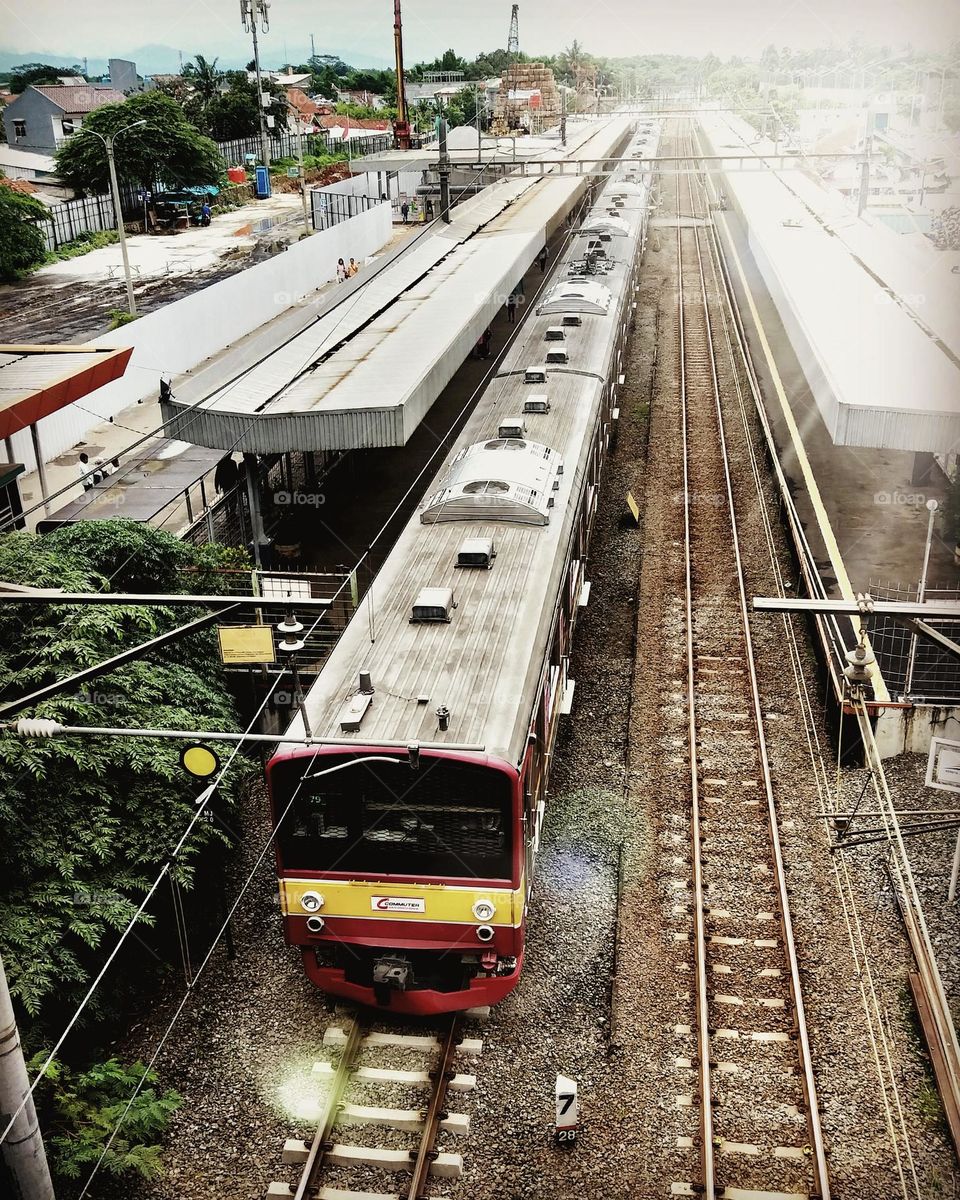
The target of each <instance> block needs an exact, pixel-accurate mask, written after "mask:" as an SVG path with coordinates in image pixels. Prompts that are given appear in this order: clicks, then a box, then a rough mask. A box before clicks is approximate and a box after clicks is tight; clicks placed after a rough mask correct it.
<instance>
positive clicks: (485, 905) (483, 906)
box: [473, 899, 497, 921]
mask: <svg viewBox="0 0 960 1200" xmlns="http://www.w3.org/2000/svg"><path fill="white" fill-rule="evenodd" d="M496 911H497V906H496V905H495V904H494V902H493V901H492V900H486V899H483V900H478V901H477V902H476V904H474V906H473V915H474V916H475V917H476V918H477V920H478V921H491V920H493V914H494V913H495V912H496Z"/></svg>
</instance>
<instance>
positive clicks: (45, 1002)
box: [0, 519, 242, 1042]
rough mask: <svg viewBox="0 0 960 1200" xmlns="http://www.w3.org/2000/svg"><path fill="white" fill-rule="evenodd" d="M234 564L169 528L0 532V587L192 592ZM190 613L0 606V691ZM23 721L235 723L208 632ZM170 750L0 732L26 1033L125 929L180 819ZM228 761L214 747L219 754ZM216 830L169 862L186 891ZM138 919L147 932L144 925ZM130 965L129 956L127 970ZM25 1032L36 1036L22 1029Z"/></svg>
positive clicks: (188, 804) (55, 674) (13, 941)
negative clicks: (6, 583)
mask: <svg viewBox="0 0 960 1200" xmlns="http://www.w3.org/2000/svg"><path fill="white" fill-rule="evenodd" d="M236 558H237V552H231V551H224V550H223V549H222V548H217V547H207V548H205V549H203V550H201V551H198V550H197V549H196V548H194V547H192V546H189V545H187V544H185V543H183V542H180V541H178V539H176V538H175V537H173V536H172V535H171V534H168V533H165V532H163V531H161V530H157V529H152V528H150V527H149V526H144V525H140V524H139V523H138V522H135V521H127V520H119V519H115V520H111V521H90V522H82V523H80V524H77V525H74V526H71V527H68V528H65V529H63V530H59V531H57V532H55V533H52V534H49V535H46V536H44V537H37V536H35V535H33V534H26V533H11V534H6V535H4V536H3V537H0V579H6V580H10V581H13V582H18V583H23V584H32V585H36V586H40V587H47V586H54V585H56V586H58V587H62V588H65V589H67V590H68V591H90V590H110V588H116V589H119V590H134V591H136V590H141V589H143V588H144V587H147V586H149V587H152V588H159V589H167V588H169V589H171V590H172V591H176V592H187V591H190V590H192V587H191V586H188V585H187V584H186V583H185V580H189V581H190V582H191V583H192V586H193V587H196V588H197V589H198V590H199V591H201V592H205V591H209V590H210V587H211V582H212V580H211V570H212V569H213V568H214V567H215V566H216V565H217V563H218V562H220V561H228V562H233V561H234V560H235V559H236ZM186 573H189V574H186ZM190 615H191V610H183V609H176V610H174V609H163V608H156V607H152V608H145V607H142V606H134V605H116V606H113V605H110V606H99V605H95V606H89V607H86V606H84V607H80V608H76V607H74V608H71V607H69V606H64V605H56V604H51V605H43V606H37V607H36V608H31V610H30V613H29V616H28V617H27V618H26V619H24V614H23V613H14V612H13V611H12V610H11V609H10V608H9V607H7V608H5V609H3V610H0V690H3V691H4V692H5V693H6V694H7V695H23V694H25V693H26V692H29V691H32V690H34V689H35V688H37V687H41V686H43V685H44V684H47V683H50V682H52V681H54V680H56V679H59V678H63V677H64V676H65V675H68V674H71V673H73V672H75V671H77V670H78V669H80V668H83V667H87V666H90V665H92V664H94V663H98V662H101V661H103V660H104V659H106V658H109V657H110V656H112V655H114V654H116V653H117V651H118V650H119V649H121V648H126V647H129V646H134V645H136V644H137V643H138V642H142V641H144V640H145V639H147V638H150V637H153V636H155V635H156V634H158V633H161V632H163V631H164V630H166V629H170V628H172V627H173V626H175V625H178V624H181V623H183V622H185V621H187V620H189V619H190ZM33 715H36V716H45V717H52V718H55V719H58V720H60V721H63V722H64V723H66V724H80V725H105V726H110V727H117V726H122V727H131V728H168V729H169V728H177V729H223V730H228V731H229V730H235V729H236V728H237V727H238V721H237V714H236V711H235V708H234V704H233V700H232V698H231V697H230V694H229V692H228V691H227V688H226V686H225V680H224V675H223V669H222V666H221V665H220V662H219V656H218V655H217V654H216V652H215V642H214V640H213V638H212V636H211V635H210V634H209V633H207V632H201V633H198V634H194V635H192V636H191V637H189V638H185V639H181V640H178V641H176V642H174V643H172V644H171V645H170V646H169V647H166V648H164V649H162V650H159V651H157V652H155V653H153V654H152V655H151V657H150V660H149V661H146V660H136V661H133V662H130V663H127V664H125V665H124V666H122V667H119V668H117V669H116V670H114V671H112V672H110V673H109V674H107V675H104V676H102V677H101V678H99V679H97V680H96V681H95V682H92V683H89V684H87V685H86V686H84V687H81V688H76V689H73V691H72V692H67V693H65V694H64V693H61V694H59V695H57V696H56V697H54V698H52V699H50V700H47V701H46V702H44V703H43V704H40V705H38V706H37V707H36V709H35V710H34V714H33ZM214 744H215V743H214ZM179 753H180V747H179V745H178V744H177V743H176V742H174V741H169V742H168V741H156V740H147V739H137V738H84V739H71V738H51V739H29V740H23V739H21V738H19V737H17V736H15V735H13V734H9V733H4V734H2V735H0V830H2V831H3V834H4V836H3V837H2V838H0V953H2V955H3V958H4V961H5V964H6V966H7V970H8V974H9V980H10V987H11V991H12V992H13V994H14V996H15V997H16V999H17V1000H18V1002H19V1003H20V1004H21V1005H22V1006H23V1008H24V1009H26V1011H27V1012H28V1013H29V1014H31V1015H32V1017H33V1018H35V1021H34V1024H33V1028H34V1029H35V1028H37V1027H38V1022H39V1021H41V1020H42V1021H43V1022H44V1023H52V1024H55V1023H56V1017H57V1013H58V1012H59V1011H60V1010H61V1009H62V1007H64V1006H67V1005H69V1004H71V1003H72V1002H75V1000H76V998H77V995H78V993H79V992H81V991H82V990H83V989H84V988H85V986H86V985H87V984H88V982H89V979H90V976H91V974H92V973H93V971H94V970H95V969H96V968H97V967H98V966H99V963H100V959H101V958H102V955H98V954H97V950H98V947H100V946H101V944H102V942H103V941H104V939H105V938H106V937H107V935H108V934H109V933H110V932H111V931H113V930H117V929H121V928H123V927H124V926H126V924H127V923H128V922H129V920H130V918H131V917H132V916H133V914H134V912H135V910H136V907H137V905H138V903H139V898H140V897H142V895H143V894H144V891H145V889H146V887H147V885H148V882H149V881H150V880H151V879H152V878H153V877H154V876H155V875H156V873H157V870H158V869H159V866H160V864H161V863H162V862H163V860H164V859H165V857H166V856H167V854H168V853H169V852H170V850H171V848H172V847H173V845H174V844H175V843H176V842H177V840H178V838H179V837H180V835H181V834H182V832H183V830H184V829H185V828H186V826H187V823H188V822H189V820H190V818H191V816H192V815H193V812H194V811H195V809H194V799H195V796H196V794H197V791H198V790H199V789H198V787H197V783H196V781H195V780H193V779H191V777H189V776H188V775H186V774H185V773H184V772H183V770H182V769H181V767H180V762H179ZM226 753H227V751H225V750H223V749H222V748H221V755H222V757H225V756H226ZM241 778H242V772H241V774H240V775H239V776H236V777H234V774H233V773H231V775H230V776H228V779H227V781H226V784H227V786H226V789H225V792H224V795H225V798H226V800H227V802H229V798H230V796H231V794H232V787H234V786H236V782H238V781H239V780H240V779H241ZM231 780H234V782H233V783H231ZM218 836H219V835H218V834H217V832H216V830H215V829H214V828H213V827H212V826H210V825H207V824H205V823H200V824H198V825H197V827H196V831H195V834H194V835H193V836H192V837H191V840H190V842H189V844H188V846H187V847H186V848H185V855H184V857H183V859H182V862H181V864H180V866H179V867H178V868H177V871H178V879H179V881H180V882H181V883H182V885H183V886H185V887H189V886H191V885H192V883H193V875H194V868H195V866H196V864H197V862H198V861H200V859H199V856H200V855H201V854H204V855H209V853H210V852H211V848H212V846H213V845H214V844H215V843H216V840H217V838H218ZM151 912H152V913H153V915H152V916H148V917H147V918H146V922H145V923H146V924H151V923H153V922H154V921H155V920H156V911H155V910H151ZM159 933H160V934H161V936H162V935H163V934H164V929H163V927H162V926H161V927H159ZM137 952H138V951H137V950H136V948H135V947H132V948H131V953H137ZM144 971H145V966H144V963H143V962H138V969H137V970H136V971H130V972H129V974H130V977H132V978H137V977H139V975H140V974H142V973H143V972H144ZM121 977H122V975H121ZM27 1032H28V1033H30V1032H31V1028H30V1027H28V1029H27ZM32 1037H33V1040H34V1042H36V1040H37V1039H36V1033H35V1032H34V1033H32Z"/></svg>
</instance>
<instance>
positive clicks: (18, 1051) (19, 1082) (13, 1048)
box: [0, 959, 54, 1200]
mask: <svg viewBox="0 0 960 1200" xmlns="http://www.w3.org/2000/svg"><path fill="white" fill-rule="evenodd" d="M24 1101H26V1103H24ZM21 1105H23V1108H22V1109H21V1111H20V1112H19V1113H18V1115H17V1117H16V1119H15V1120H14V1122H13V1125H12V1127H11V1129H10V1132H9V1134H8V1135H7V1139H6V1141H5V1142H4V1143H3V1159H4V1162H5V1163H6V1164H7V1167H8V1169H9V1171H10V1175H11V1177H12V1180H13V1192H14V1196H15V1198H16V1200H54V1194H53V1183H52V1181H51V1179H50V1168H49V1167H48V1166H47V1156H46V1152H45V1151H44V1148H43V1137H42V1136H41V1133H40V1126H39V1125H38V1124H37V1110H36V1108H35V1107H34V1103H33V1097H32V1096H31V1095H30V1081H29V1079H28V1078H27V1064H26V1063H25V1062H24V1061H23V1049H22V1047H21V1045H20V1034H19V1033H18V1031H17V1022H16V1018H15V1017H14V1014H13V1002H12V1001H11V999H10V989H9V987H8V986H7V976H6V972H5V971H4V969H3V960H2V959H0V1113H2V1114H3V1120H4V1124H6V1123H7V1121H9V1119H10V1114H11V1113H15V1112H17V1109H18V1108H20V1106H21Z"/></svg>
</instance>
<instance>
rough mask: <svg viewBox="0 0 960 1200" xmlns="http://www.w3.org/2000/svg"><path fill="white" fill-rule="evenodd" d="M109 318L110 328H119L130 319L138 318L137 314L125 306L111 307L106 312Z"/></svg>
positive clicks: (127, 323) (128, 322)
mask: <svg viewBox="0 0 960 1200" xmlns="http://www.w3.org/2000/svg"><path fill="white" fill-rule="evenodd" d="M107 315H108V316H109V318H110V328H111V329H120V328H121V327H122V326H124V325H129V324H130V322H131V321H136V320H138V314H137V313H132V312H129V311H128V310H127V309H125V308H111V309H110V312H109V313H108V314H107Z"/></svg>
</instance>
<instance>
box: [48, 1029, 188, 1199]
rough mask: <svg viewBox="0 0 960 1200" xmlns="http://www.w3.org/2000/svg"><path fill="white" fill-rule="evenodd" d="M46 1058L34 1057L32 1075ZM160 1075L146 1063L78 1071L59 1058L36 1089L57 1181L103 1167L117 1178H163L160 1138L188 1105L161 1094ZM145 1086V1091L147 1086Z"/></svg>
mask: <svg viewBox="0 0 960 1200" xmlns="http://www.w3.org/2000/svg"><path fill="white" fill-rule="evenodd" d="M45 1061H46V1055H45V1054H42V1053H41V1054H37V1055H34V1057H33V1059H32V1060H31V1062H30V1069H31V1072H33V1071H39V1069H40V1068H41V1067H42V1066H43V1064H44V1062H45ZM156 1083H157V1075H156V1072H154V1071H151V1070H148V1069H147V1068H146V1067H145V1066H144V1065H143V1064H142V1063H134V1065H133V1066H132V1067H124V1066H123V1065H122V1064H121V1063H119V1062H118V1061H117V1060H116V1059H115V1058H110V1059H107V1061H106V1062H100V1063H94V1064H93V1065H92V1066H90V1067H88V1068H87V1069H86V1070H84V1071H74V1070H71V1069H70V1068H69V1067H67V1066H65V1065H64V1064H63V1063H62V1062H60V1061H58V1060H57V1059H54V1061H53V1062H52V1063H51V1064H50V1066H49V1067H48V1069H47V1072H46V1074H45V1075H44V1077H43V1079H42V1080H41V1082H40V1086H39V1087H38V1089H37V1093H36V1100H37V1109H38V1114H39V1117H40V1124H41V1127H42V1128H43V1133H44V1141H45V1143H46V1146H47V1149H48V1151H49V1154H50V1162H51V1167H52V1169H53V1173H54V1176H55V1177H56V1178H57V1179H58V1181H59V1180H66V1181H67V1182H68V1185H69V1181H71V1180H76V1179H82V1178H84V1177H85V1176H87V1175H88V1174H89V1172H90V1171H91V1170H92V1168H93V1167H95V1166H97V1165H98V1164H99V1163H100V1159H101V1155H102V1156H103V1163H102V1168H103V1170H104V1171H105V1172H106V1173H107V1174H108V1175H112V1176H113V1177H114V1178H124V1177H127V1178H129V1177H131V1176H133V1177H139V1178H141V1179H155V1178H156V1177H157V1176H158V1175H159V1174H161V1163H160V1151H161V1147H160V1145H159V1144H158V1139H159V1138H161V1137H162V1136H163V1134H164V1133H165V1132H166V1129H167V1125H168V1124H169V1121H170V1118H171V1116H172V1115H173V1114H174V1113H175V1112H176V1111H177V1109H178V1108H179V1107H180V1105H181V1104H182V1103H183V1101H182V1099H181V1098H180V1096H178V1095H177V1093H176V1092H173V1091H167V1092H163V1093H158V1092H157V1089H156ZM138 1085H141V1088H140V1092H139V1093H138V1094H137V1097H136V1099H135V1100H134V1101H133V1102H132V1103H131V1104H130V1108H129V1111H126V1114H125V1116H124V1121H123V1125H122V1127H121V1130H120V1132H119V1134H118V1135H117V1136H116V1137H115V1138H114V1139H113V1142H112V1143H111V1145H110V1147H109V1149H107V1142H108V1140H109V1138H110V1136H111V1134H112V1133H113V1131H114V1127H115V1126H116V1124H117V1122H118V1121H119V1120H120V1117H121V1115H123V1114H124V1113H125V1110H126V1109H127V1103H128V1101H129V1099H130V1096H131V1095H132V1094H133V1092H134V1090H135V1089H136V1087H137V1086H138ZM143 1085H146V1086H143Z"/></svg>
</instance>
